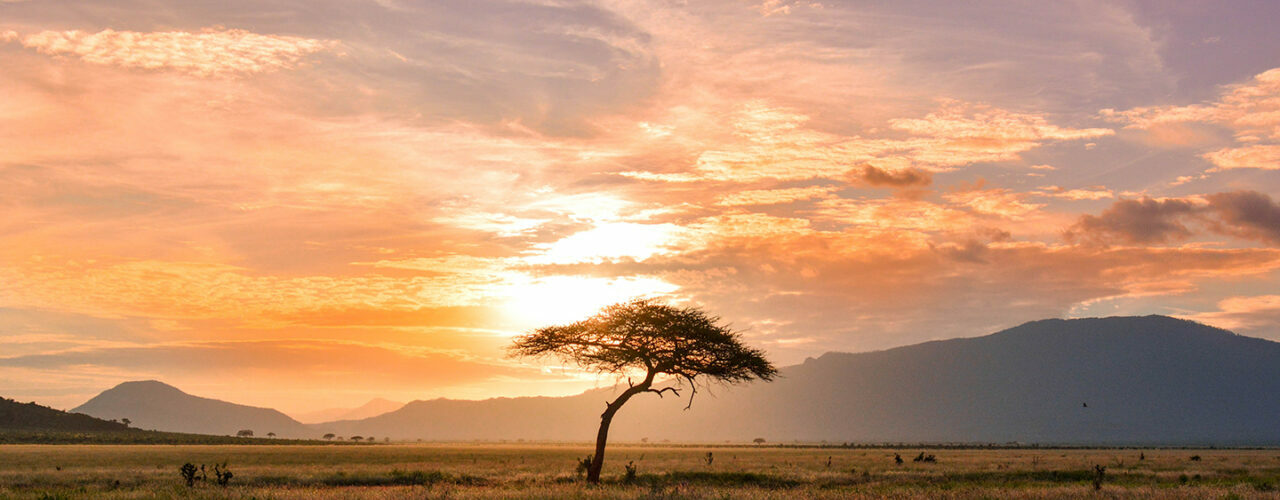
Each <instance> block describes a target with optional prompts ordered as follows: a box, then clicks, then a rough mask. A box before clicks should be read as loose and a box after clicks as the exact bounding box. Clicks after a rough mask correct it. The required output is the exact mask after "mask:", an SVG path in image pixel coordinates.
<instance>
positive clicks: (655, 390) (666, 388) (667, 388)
mask: <svg viewBox="0 0 1280 500" xmlns="http://www.w3.org/2000/svg"><path fill="white" fill-rule="evenodd" d="M667 391H671V393H672V394H675V395H676V397H677V398H678V397H680V390H679V389H676V388H675V387H663V388H661V389H649V392H652V393H654V394H657V395H658V397H662V393H664V392H667Z"/></svg>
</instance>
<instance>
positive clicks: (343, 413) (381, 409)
mask: <svg viewBox="0 0 1280 500" xmlns="http://www.w3.org/2000/svg"><path fill="white" fill-rule="evenodd" d="M403 407H404V403H400V402H396V401H391V400H387V399H383V398H373V399H371V400H369V402H368V403H365V404H362V405H360V406H357V407H355V408H328V409H324V410H318V411H312V412H306V413H297V414H294V415H291V416H292V417H293V418H294V420H297V421H299V422H302V423H305V424H311V423H317V422H332V421H334V420H360V419H362V418H369V417H376V416H378V415H381V414H383V413H387V412H391V411H396V410H399V409H400V408H403Z"/></svg>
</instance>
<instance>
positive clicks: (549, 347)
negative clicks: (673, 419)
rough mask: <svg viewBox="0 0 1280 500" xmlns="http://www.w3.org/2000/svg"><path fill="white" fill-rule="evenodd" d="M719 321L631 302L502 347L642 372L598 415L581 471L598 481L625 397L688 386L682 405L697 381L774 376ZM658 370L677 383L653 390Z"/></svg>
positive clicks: (589, 365)
mask: <svg viewBox="0 0 1280 500" xmlns="http://www.w3.org/2000/svg"><path fill="white" fill-rule="evenodd" d="M719 321H720V318H718V317H715V316H710V315H708V314H707V313H705V312H703V311H702V310H700V309H697V308H691V307H687V308H679V307H674V306H669V305H666V304H661V303H658V302H655V301H652V300H647V299H641V300H633V301H630V302H622V303H618V304H614V305H611V306H608V307H605V308H604V309H601V310H600V312H599V313H596V315H595V316H592V317H590V318H587V319H585V320H582V321H578V322H576V323H571V324H568V325H557V326H547V327H543V328H539V329H537V330H534V331H533V332H532V333H529V334H527V335H522V336H519V337H516V338H515V340H514V342H513V344H512V345H511V347H510V348H509V349H510V352H511V354H512V355H514V356H534V357H538V356H545V355H551V356H554V357H557V358H560V359H563V360H565V361H570V362H574V363H577V364H578V365H579V366H582V367H584V368H590V369H594V370H597V371H599V372H601V373H613V374H618V375H622V374H624V373H626V372H628V371H639V370H643V371H644V373H645V375H644V380H642V381H640V383H633V382H632V381H631V379H630V378H628V379H627V390H625V391H622V394H620V395H618V397H617V399H614V400H613V402H611V403H607V406H605V410H604V413H602V414H600V430H599V432H598V433H597V434H596V452H595V455H592V457H591V464H590V466H589V467H588V468H587V482H590V483H599V482H600V470H601V469H602V468H603V467H604V448H605V443H606V441H608V439H609V423H610V422H612V421H613V416H614V415H615V414H616V413H618V410H619V409H620V408H622V405H624V404H626V402H627V400H629V399H631V398H632V396H635V395H637V394H640V393H645V392H652V393H654V394H657V395H658V396H659V397H661V396H662V395H663V393H666V392H668V391H670V392H671V393H672V394H675V395H676V396H677V397H679V396H680V391H681V390H683V387H684V386H685V384H686V383H687V384H688V386H687V387H688V389H689V391H690V392H689V405H688V406H685V409H686V410H687V409H689V408H690V407H691V406H693V396H694V394H696V393H697V390H698V385H699V384H703V385H705V384H708V383H711V382H720V383H729V384H733V383H740V382H749V381H751V380H754V379H760V380H764V381H770V380H773V378H774V376H775V375H777V373H778V370H777V369H776V368H774V367H773V364H772V363H770V362H769V360H767V359H765V357H764V352H763V351H761V350H759V349H755V348H751V347H747V346H745V345H743V344H742V341H741V338H740V336H739V335H738V334H737V333H734V332H733V331H732V330H730V329H729V327H728V326H721V325H719V324H717V323H718V322H719ZM659 375H667V376H670V377H672V378H674V379H675V380H676V382H677V384H679V386H680V387H673V386H670V385H668V386H664V387H661V388H655V387H654V385H653V384H654V380H655V379H656V378H657V377H658V376H659Z"/></svg>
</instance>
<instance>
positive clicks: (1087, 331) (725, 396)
mask: <svg viewBox="0 0 1280 500" xmlns="http://www.w3.org/2000/svg"><path fill="white" fill-rule="evenodd" d="M714 392H715V394H716V397H708V396H709V395H708V394H705V391H704V392H700V393H699V396H697V399H695V400H694V404H693V407H692V408H691V409H690V410H688V411H683V407H684V406H685V404H686V401H684V400H677V399H676V398H672V397H670V396H668V397H667V398H665V399H659V398H657V397H653V396H652V395H645V397H638V398H635V399H633V400H632V401H631V402H630V403H628V404H627V406H626V407H625V408H623V410H622V411H621V412H619V414H618V417H617V418H616V419H615V421H614V425H613V427H612V430H611V433H610V435H611V436H612V437H614V438H616V439H623V440H634V439H639V438H642V437H647V438H650V439H651V440H661V439H670V440H677V441H701V442H719V441H722V440H733V441H739V442H740V441H748V440H751V439H753V438H756V437H763V438H765V439H767V440H769V441H790V440H804V441H822V440H826V441H833V442H850V441H852V442H997V443H1004V442H1012V441H1016V442H1022V443H1058V444H1168V445H1182V444H1187V445H1193V444H1204V445H1254V444H1280V425H1277V424H1276V422H1278V421H1280V343H1276V342H1271V341H1267V340H1262V339H1256V338H1250V337H1243V336H1239V335H1235V334H1233V333H1231V332H1228V331H1226V330H1221V329H1217V328H1213V327H1209V326H1205V325H1202V324H1198V323H1194V322H1190V321H1184V320H1179V319H1174V318H1169V317H1163V316H1147V317H1114V318H1092V319H1074V320H1043V321H1035V322H1031V323H1026V324H1023V325H1021V326H1018V327H1015V328H1011V329H1008V330H1004V331H1001V332H998V333H995V334H991V335H987V336H984V337H976V338H965V339H953V340H944V341H935V342H928V343H924V344H918V345H912V346H907V347H901V348H896V349H890V350H886V351H878V352H867V353H858V354H846V353H828V354H825V355H823V356H821V357H819V358H816V359H812V358H811V359H809V360H807V361H806V362H805V363H803V364H800V365H795V366H789V367H785V368H783V369H782V376H781V377H780V378H779V379H778V380H777V381H775V382H773V383H768V384H763V383H755V384H751V385H746V386H740V387H732V388H719V389H715V390H714ZM610 397H611V391H610V390H598V391H590V392H587V393H584V394H582V395H578V396H572V397H565V398H497V399H490V400H484V401H452V400H444V399H437V400H431V401H414V402H411V403H409V404H407V405H405V407H404V408H401V409H400V410H397V411H394V412H391V413H388V414H385V415H380V416H377V417H372V418H368V419H364V420H356V421H344V422H331V423H327V424H321V425H319V426H318V427H321V428H324V429H326V430H331V431H333V432H337V433H339V434H366V435H367V434H374V435H378V436H390V437H392V438H423V439H440V440H454V439H520V438H523V439H553V440H576V441H587V440H591V439H592V438H593V437H594V435H595V430H596V425H597V422H598V420H597V419H598V415H599V413H600V411H602V410H603V408H604V402H605V401H606V400H608V399H610Z"/></svg>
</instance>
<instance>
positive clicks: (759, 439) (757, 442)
mask: <svg viewBox="0 0 1280 500" xmlns="http://www.w3.org/2000/svg"><path fill="white" fill-rule="evenodd" d="M751 442H752V443H755V444H764V438H755V439H752V440H751Z"/></svg>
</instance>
